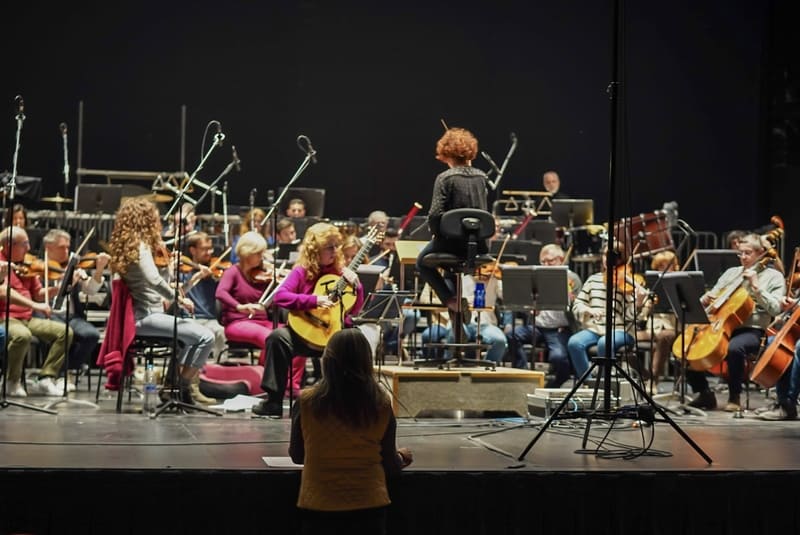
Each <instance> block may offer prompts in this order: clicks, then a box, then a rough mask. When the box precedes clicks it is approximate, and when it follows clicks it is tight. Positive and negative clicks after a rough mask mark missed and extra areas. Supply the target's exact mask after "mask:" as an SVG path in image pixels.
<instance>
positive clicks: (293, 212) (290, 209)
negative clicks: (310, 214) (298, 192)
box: [286, 198, 306, 218]
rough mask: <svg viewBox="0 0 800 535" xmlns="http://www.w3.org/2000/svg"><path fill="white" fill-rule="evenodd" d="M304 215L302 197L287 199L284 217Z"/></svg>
mask: <svg viewBox="0 0 800 535" xmlns="http://www.w3.org/2000/svg"><path fill="white" fill-rule="evenodd" d="M305 216H306V202H305V201H304V200H303V199H300V198H295V199H291V200H290V201H289V205H288V206H287V207H286V217H291V218H298V217H305Z"/></svg>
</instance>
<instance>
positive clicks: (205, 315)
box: [181, 232, 227, 398]
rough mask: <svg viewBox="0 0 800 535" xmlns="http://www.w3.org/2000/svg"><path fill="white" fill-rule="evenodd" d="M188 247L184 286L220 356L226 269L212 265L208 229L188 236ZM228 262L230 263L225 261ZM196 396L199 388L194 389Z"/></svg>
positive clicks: (195, 314) (221, 350) (182, 281)
mask: <svg viewBox="0 0 800 535" xmlns="http://www.w3.org/2000/svg"><path fill="white" fill-rule="evenodd" d="M186 249H187V250H188V251H189V259H190V260H191V264H189V265H188V266H187V265H186V264H185V263H184V266H183V268H184V269H181V284H184V285H187V284H188V286H189V288H188V289H187V290H185V293H186V296H187V297H188V298H189V299H191V300H192V303H194V314H193V315H192V317H193V318H194V319H195V321H197V323H199V324H200V325H204V326H205V327H208V329H209V330H210V331H211V332H213V333H214V355H215V356H216V357H217V358H219V356H220V355H221V354H222V352H223V351H224V350H225V329H224V328H223V327H222V325H220V324H219V322H218V321H217V311H216V305H217V304H216V297H215V294H216V291H217V282H218V281H219V279H220V277H221V276H222V275H221V274H220V273H221V272H223V271H224V270H223V269H221V268H219V267H218V266H219V265H220V264H218V265H217V266H216V267H215V269H214V270H212V269H211V265H212V262H213V260H214V258H213V254H214V245H213V243H212V240H211V237H210V236H209V235H208V234H207V233H205V232H197V233H195V234H192V235H191V236H189V237H188V238H187V239H186ZM225 265H227V263H226V264H225ZM192 391H193V393H194V394H195V397H196V398H199V396H197V394H198V393H199V390H198V391H195V389H194V388H193V389H192Z"/></svg>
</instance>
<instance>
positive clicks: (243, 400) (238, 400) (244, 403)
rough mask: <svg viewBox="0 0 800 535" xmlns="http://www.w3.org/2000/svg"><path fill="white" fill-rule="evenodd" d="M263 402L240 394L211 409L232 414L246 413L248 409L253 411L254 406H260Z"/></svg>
mask: <svg viewBox="0 0 800 535" xmlns="http://www.w3.org/2000/svg"><path fill="white" fill-rule="evenodd" d="M261 401H262V398H258V397H255V396H245V395H243V394H238V395H236V397H233V398H230V399H226V400H225V401H224V402H223V403H222V404H218V405H212V406H211V407H210V408H212V409H220V410H224V411H230V412H236V411H245V410H247V409H252V408H253V405H258V404H259V403H261Z"/></svg>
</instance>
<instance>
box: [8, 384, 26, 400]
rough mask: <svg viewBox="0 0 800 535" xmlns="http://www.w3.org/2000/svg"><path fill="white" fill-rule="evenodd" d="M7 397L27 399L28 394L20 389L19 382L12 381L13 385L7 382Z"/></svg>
mask: <svg viewBox="0 0 800 535" xmlns="http://www.w3.org/2000/svg"><path fill="white" fill-rule="evenodd" d="M6 387H7V388H8V395H9V396H12V397H15V398H26V397H28V393H27V392H25V389H24V388H22V383H20V382H19V381H14V382H13V383H12V382H11V381H9V383H8V385H6Z"/></svg>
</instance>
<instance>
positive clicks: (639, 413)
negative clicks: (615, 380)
mask: <svg viewBox="0 0 800 535" xmlns="http://www.w3.org/2000/svg"><path fill="white" fill-rule="evenodd" d="M507 271H508V269H507V268H506V269H504V270H503V280H504V281H505V278H506V272H507ZM669 275H672V277H671V279H669V282H668V279H667V277H668V276H669ZM686 280H691V281H692V282H691V284H692V285H696V284H697V273H696V272H685V271H678V272H673V273H667V274H665V275H664V278H663V283H664V285H665V286H667V287H668V288H672V289H673V290H674V291H675V296H676V301H675V302H676V303H684V302H685V303H686V304H685V307H684V308H683V309H679V310H681V311H682V312H684V311H685V316H686V318H689V319H695V318H696V316H695V313H696V308H694V307H691V306H690V304H688V302H687V301H686V300H685V299H683V300H682V301H681V300H680V299H679V297H680V298H683V297H690V295H689V292H690V291H691V290H690V289H689V287H688V286H686V285H685V284H683V283H682V281H686ZM700 280H702V279H700ZM673 281H674V282H673ZM503 284H505V282H504V283H503ZM565 286H566V283H565ZM694 287H695V286H692V288H694ZM504 293H505V292H504ZM669 295H670V290H667V296H668V297H669ZM696 301H697V303H698V304H699V302H700V300H699V298H698V299H696ZM672 302H673V301H672V300H671V299H670V303H672ZM673 309H674V306H673ZM690 312H691V316H689V313H690ZM703 317H705V311H703ZM706 322H707V319H706ZM611 346H612V344H611V343H610V342H609V343H608V345H607V346H606V348H607V350H608V351H609V352H610V351H611V350H610V348H611ZM685 361H686V359H684V362H685ZM598 362H602V363H603V365H605V366H608V367H611V368H613V369H614V370H616V373H617V376H618V377H622V378H623V379H625V380H626V381H628V383H630V385H631V387H632V388H633V389H634V390H635V391H636V392H638V393H639V395H641V396H642V399H643V400H645V401H646V402H647V403H648V404H649V406H650V407H651V408H652V409H653V410H654V411H655V412H657V413H658V414H659V415H660V416H661V417H662V418H663V421H665V422H667V423H668V424H669V425H671V426H672V428H673V429H674V430H675V431H676V432H677V433H678V434H679V435H681V437H683V439H684V440H685V441H686V442H687V443H689V445H691V446H692V448H694V450H695V451H696V452H697V453H699V454H700V456H701V457H703V459H705V460H706V462H708V463H709V464H711V462H712V460H711V457H709V456H708V455H707V454H706V453H705V452H704V451H703V450H702V449H701V448H700V446H698V445H697V444H696V443H695V442H694V441H693V440H692V439H691V437H690V436H689V435H687V434H686V433H685V432H684V431H683V429H681V428H680V427H679V426H678V425H677V424H676V423H675V422H674V421H673V420H672V419H671V418H670V417H669V416H668V415H667V413H666V411H665V410H664V409H663V408H662V407H661V406H660V405H658V404H657V403H655V402H654V401H653V399H652V398H651V397H650V394H649V393H648V392H647V391H646V390H645V388H644V387H643V386H642V385H641V384H639V383H638V382H636V381H634V380H633V379H632V378H631V377H630V376H629V375H628V373H627V372H626V371H625V370H624V369H623V368H622V367H621V366H620V365H619V364H618V363H617V360H616V359H615V358H613V357H611V358H604V356H603V355H600V356H599V357H598V358H594V359H592V364H591V366H589V369H587V370H586V373H584V374H583V376H582V377H581V378H580V379H578V380H577V381H576V382H575V385H574V386H573V387H572V390H571V391H570V392H569V394H567V395H566V396H565V397H564V399H563V400H562V401H561V404H560V405H559V406H558V407H557V408H556V410H555V411H553V413H552V414H551V415H550V417H549V418H548V419H547V421H546V422H545V423H544V424H543V425H542V426H541V427H540V428H539V432H538V433H537V434H536V436H534V437H533V439H532V440H531V441H530V443H529V444H528V445H527V446H526V447H525V449H524V450H523V451H522V453H521V454H520V456H519V457H518V460H520V461H521V460H523V459H524V458H525V456H526V455H527V454H528V451H530V449H531V448H532V447H533V445H534V444H535V443H536V441H537V440H539V437H541V436H542V435H543V434H544V432H545V431H546V430H547V428H548V427H550V424H551V423H552V421H553V420H555V419H557V418H559V419H565V418H580V417H585V418H587V419H588V422H587V426H586V431H585V433H584V436H583V448H584V449H585V448H586V442H587V439H588V435H589V424H591V420H592V418H593V417H599V418H606V419H610V418H612V417H616V416H622V414H619V413H618V411H614V412H613V413H612V412H611V411H610V401H611V400H610V396H609V394H608V388H606V392H604V399H603V401H604V405H605V407H604V408H603V410H602V411H599V410H597V409H594V408H593V409H591V410H589V411H575V412H572V413H570V414H568V415H565V416H560V414H561V411H563V410H564V408H565V407H566V406H567V403H569V402H570V400H571V399H572V396H574V395H575V393H576V392H577V391H578V388H580V386H581V385H582V384H583V383H584V382H586V380H587V379H589V377H590V376H591V374H592V371H593V370H594V369H595V368H596V367H597V366H598ZM605 376H606V380H607V379H608V377H609V376H610V370H606V371H605ZM598 385H599V381H598ZM598 385H595V394H594V396H593V398H592V405H593V406H594V401H595V399H596V397H597V388H598ZM635 415H636V417H637V418H639V419H642V420H649V421H650V422H651V423H653V422H655V421H656V420H655V415H654V414H653V413H652V412H651V411H648V410H646V407H637V409H636V411H635Z"/></svg>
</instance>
